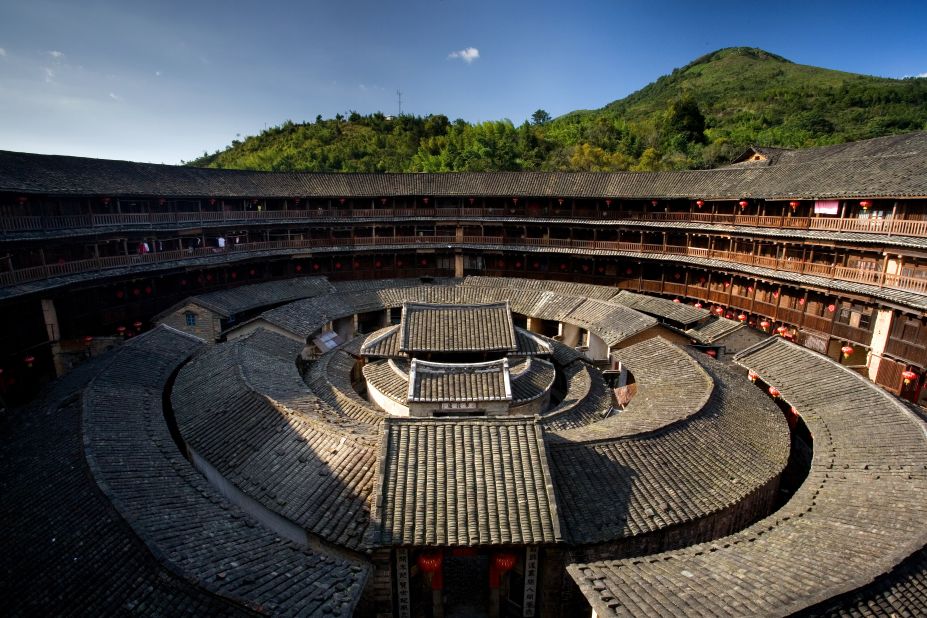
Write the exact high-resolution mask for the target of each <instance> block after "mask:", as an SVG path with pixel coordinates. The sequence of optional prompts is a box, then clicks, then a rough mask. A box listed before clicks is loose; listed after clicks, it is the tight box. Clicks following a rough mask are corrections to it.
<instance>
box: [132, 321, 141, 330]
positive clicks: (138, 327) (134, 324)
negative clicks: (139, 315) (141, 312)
mask: <svg viewBox="0 0 927 618" xmlns="http://www.w3.org/2000/svg"><path fill="white" fill-rule="evenodd" d="M132 326H134V327H135V330H142V323H141V321H139V320H136V321H135V322H133V323H132Z"/></svg>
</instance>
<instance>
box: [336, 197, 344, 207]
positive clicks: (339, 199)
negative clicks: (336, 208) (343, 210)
mask: <svg viewBox="0 0 927 618" xmlns="http://www.w3.org/2000/svg"><path fill="white" fill-rule="evenodd" d="M344 202H345V199H344V198H343V197H339V198H338V203H339V204H341V205H342V206H344Z"/></svg>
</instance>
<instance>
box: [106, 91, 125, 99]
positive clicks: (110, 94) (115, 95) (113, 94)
mask: <svg viewBox="0 0 927 618" xmlns="http://www.w3.org/2000/svg"><path fill="white" fill-rule="evenodd" d="M109 98H111V99H112V100H113V101H122V97H121V96H119V95H118V94H116V93H115V92H110V93H109Z"/></svg>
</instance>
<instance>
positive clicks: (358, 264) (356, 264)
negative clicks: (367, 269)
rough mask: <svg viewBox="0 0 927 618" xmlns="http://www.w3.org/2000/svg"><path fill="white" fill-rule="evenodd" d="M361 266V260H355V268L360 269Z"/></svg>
mask: <svg viewBox="0 0 927 618" xmlns="http://www.w3.org/2000/svg"><path fill="white" fill-rule="evenodd" d="M360 267H361V264H360V262H354V268H355V270H356V269H358V268H360Z"/></svg>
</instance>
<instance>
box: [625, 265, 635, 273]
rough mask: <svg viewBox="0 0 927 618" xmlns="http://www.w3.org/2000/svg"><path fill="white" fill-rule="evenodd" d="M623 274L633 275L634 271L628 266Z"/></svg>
mask: <svg viewBox="0 0 927 618" xmlns="http://www.w3.org/2000/svg"><path fill="white" fill-rule="evenodd" d="M624 273H625V274H626V275H633V274H634V269H633V268H631V267H630V266H628V267H627V268H626V269H625V270H624Z"/></svg>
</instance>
